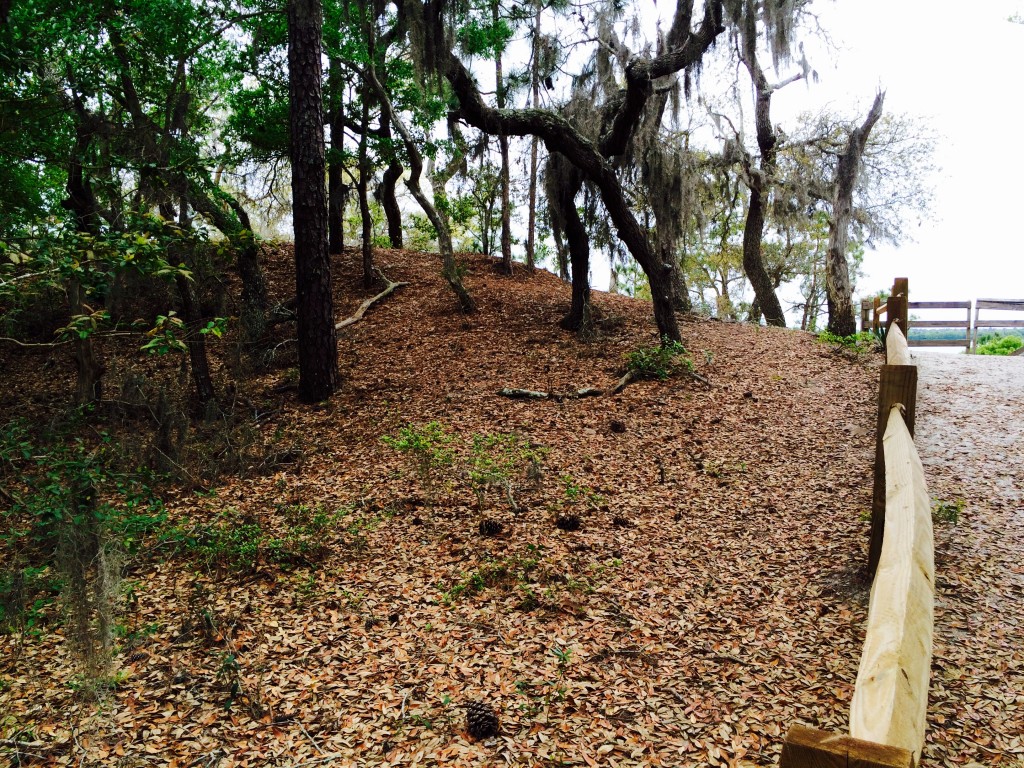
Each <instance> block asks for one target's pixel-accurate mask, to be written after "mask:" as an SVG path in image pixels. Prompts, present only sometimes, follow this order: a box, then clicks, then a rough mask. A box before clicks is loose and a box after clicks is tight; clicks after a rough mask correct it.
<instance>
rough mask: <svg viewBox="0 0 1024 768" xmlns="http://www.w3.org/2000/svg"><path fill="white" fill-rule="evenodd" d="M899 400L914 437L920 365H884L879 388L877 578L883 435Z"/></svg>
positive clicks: (871, 562)
mask: <svg viewBox="0 0 1024 768" xmlns="http://www.w3.org/2000/svg"><path fill="white" fill-rule="evenodd" d="M897 403H899V404H901V405H902V406H903V409H904V415H903V419H904V421H905V422H906V424H907V429H908V430H909V432H910V434H911V436H913V434H914V412H915V410H916V408H917V366H916V365H883V366H882V372H881V376H880V380H879V387H878V415H877V418H876V420H875V483H874V492H873V494H872V499H871V543H870V545H869V547H868V576H869V577H870V578H872V579H873V578H874V577H875V569H877V568H878V558H879V557H881V555H882V538H883V536H884V534H885V452H884V451H883V450H882V438H883V437H884V436H885V425H886V424H887V423H888V421H889V411H890V410H892V407H893V406H894V405H896V404H897Z"/></svg>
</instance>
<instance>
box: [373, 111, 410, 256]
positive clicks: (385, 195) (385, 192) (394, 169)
mask: <svg viewBox="0 0 1024 768" xmlns="http://www.w3.org/2000/svg"><path fill="white" fill-rule="evenodd" d="M380 132H381V135H382V136H383V137H384V141H385V142H390V140H391V122H390V121H389V120H388V119H387V117H386V116H385V115H384V111H383V110H381V114H380ZM403 173H405V169H404V168H403V167H402V164H401V163H400V162H398V158H396V157H395V156H394V155H392V156H391V160H390V162H389V163H388V167H387V169H386V170H385V171H384V176H383V177H382V179H381V182H380V187H379V188H378V189H377V199H378V200H379V201H380V204H381V207H382V208H384V215H385V216H386V217H387V220H388V239H389V240H390V241H391V247H392V248H401V247H402V209H401V208H400V207H399V206H398V198H397V197H396V196H395V187H396V186H397V185H398V180H399V179H400V178H402V174H403Z"/></svg>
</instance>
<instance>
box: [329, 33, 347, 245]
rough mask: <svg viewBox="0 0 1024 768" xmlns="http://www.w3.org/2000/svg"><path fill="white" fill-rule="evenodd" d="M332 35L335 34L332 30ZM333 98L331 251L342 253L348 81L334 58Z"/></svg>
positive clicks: (331, 61)
mask: <svg viewBox="0 0 1024 768" xmlns="http://www.w3.org/2000/svg"><path fill="white" fill-rule="evenodd" d="M331 34H332V35H333V34H334V32H333V30H332V33H331ZM327 88H328V98H329V99H330V112H329V115H330V127H331V152H330V158H329V162H328V163H327V250H328V251H329V252H330V253H341V252H342V250H343V249H344V247H345V193H346V190H345V183H344V182H343V181H342V170H343V169H344V167H345V103H344V99H343V98H342V95H343V94H344V90H345V80H344V78H343V76H342V68H341V60H340V59H339V58H338V57H337V56H331V58H330V64H329V68H328V75H327Z"/></svg>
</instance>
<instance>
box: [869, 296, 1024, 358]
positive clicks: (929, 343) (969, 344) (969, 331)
mask: <svg viewBox="0 0 1024 768" xmlns="http://www.w3.org/2000/svg"><path fill="white" fill-rule="evenodd" d="M901 280H902V278H898V279H897V281H896V282H895V283H893V289H892V296H897V299H896V300H895V301H894V300H893V298H892V296H890V298H889V300H888V301H887V302H886V303H885V304H883V303H882V302H881V300H880V299H879V298H878V297H877V296H876V297H874V298H873V299H862V300H861V303H860V327H861V330H862V331H866V330H871V331H875V332H878V331H879V330H881V329H883V328H884V329H886V330H888V326H889V325H890V324H891V322H892V320H897V323H898V325H899V326H900V327H901V328H902V329H903V330H904V334H905V335H906V336H907V339H908V340H909V341H908V343H909V345H910V346H912V347H964V348H965V349H967V350H975V349H977V348H978V332H979V330H980V329H983V328H1024V320H1005V319H990V318H986V319H984V320H983V319H982V317H981V310H983V309H988V310H1001V311H1014V312H1024V300H1019V299H976V300H975V301H973V302H972V301H910V302H905V308H904V303H903V302H904V300H905V291H904V289H905V285H906V283H905V281H904V282H903V283H902V284H901V282H900V281H901ZM901 291H903V293H902V295H900V293H901ZM972 307H973V308H974V321H973V322H972V321H971V308H972ZM912 309H962V310H966V313H965V315H966V316H965V317H964V319H963V320H917V319H915V320H912V319H910V317H909V311H910V310H912ZM900 312H904V316H905V319H904V316H899V315H898V313H900ZM910 328H956V329H958V330H959V329H963V332H964V334H963V336H962V337H961V336H958V337H957V338H954V339H914V338H911V337H910V334H909V329H910Z"/></svg>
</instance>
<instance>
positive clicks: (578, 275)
mask: <svg viewBox="0 0 1024 768" xmlns="http://www.w3.org/2000/svg"><path fill="white" fill-rule="evenodd" d="M575 175H576V177H577V178H576V179H575V180H574V182H575V183H574V185H571V186H570V187H567V188H565V189H562V190H559V191H558V195H557V198H556V199H552V200H550V201H549V204H550V205H552V206H557V207H558V211H557V218H558V221H559V224H560V228H561V230H562V236H563V237H564V238H565V241H566V243H567V244H568V246H569V264H570V266H571V269H572V304H571V305H570V307H569V314H567V315H566V316H565V317H564V318H562V320H561V322H560V323H559V325H561V326H562V327H563V328H565V329H566V330H571V331H577V332H579V333H580V334H582V335H587V334H589V333H590V332H591V331H592V330H593V328H592V318H591V312H590V238H589V237H588V236H587V229H586V227H585V226H583V220H582V219H581V218H580V214H579V211H578V210H577V209H576V195H577V193H578V192H579V191H580V189H581V187H582V186H583V177H582V176H581V175H580V174H575Z"/></svg>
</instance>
